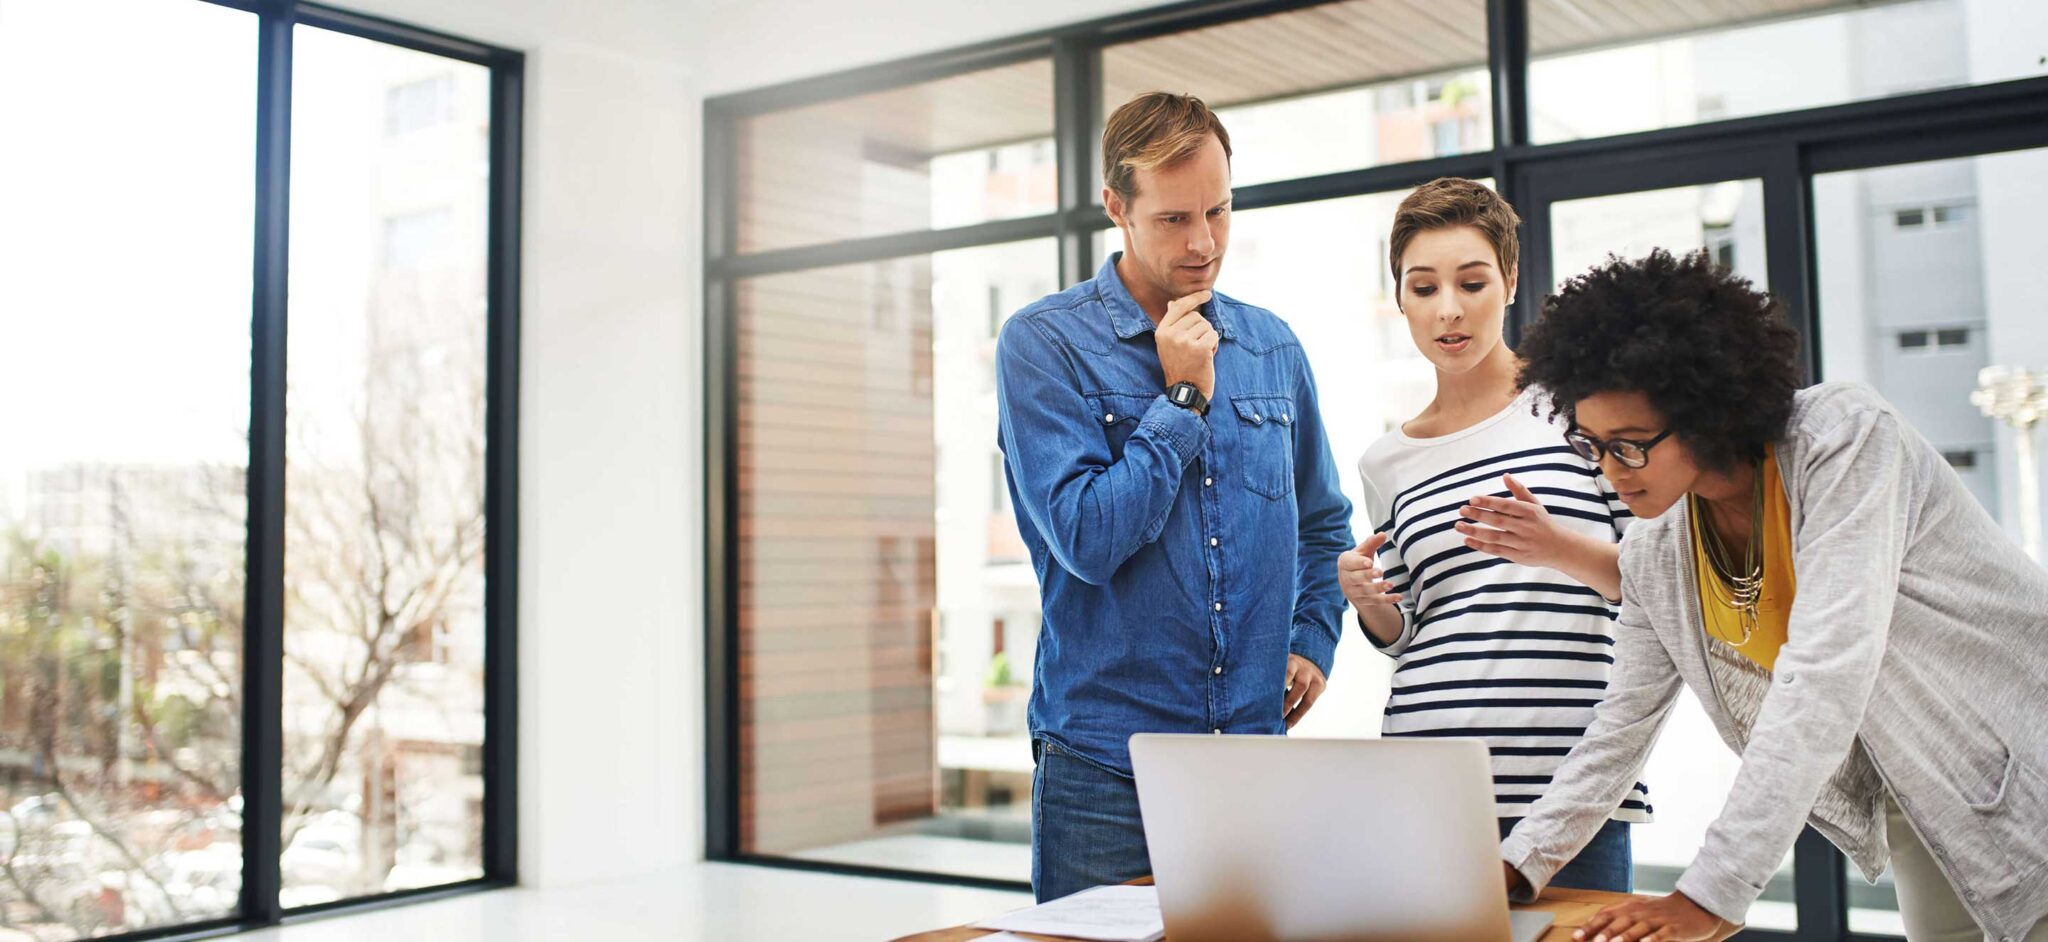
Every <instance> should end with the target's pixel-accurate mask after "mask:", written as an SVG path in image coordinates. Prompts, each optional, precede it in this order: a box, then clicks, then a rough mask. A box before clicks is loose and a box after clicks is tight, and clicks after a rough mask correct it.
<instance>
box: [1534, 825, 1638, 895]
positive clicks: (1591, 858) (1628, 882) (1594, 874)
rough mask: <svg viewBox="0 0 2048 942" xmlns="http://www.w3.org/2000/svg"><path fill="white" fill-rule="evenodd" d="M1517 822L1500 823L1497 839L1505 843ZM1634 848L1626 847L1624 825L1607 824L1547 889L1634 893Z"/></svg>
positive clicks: (1625, 828) (1626, 830)
mask: <svg viewBox="0 0 2048 942" xmlns="http://www.w3.org/2000/svg"><path fill="white" fill-rule="evenodd" d="M1520 823H1522V819H1521V818H1502V819H1500V836H1501V838H1502V839H1503V840H1505V839H1506V838H1507V836H1508V832H1509V831H1512V830H1514V829H1515V825H1517V824H1520ZM1635 863H1636V855H1635V848H1634V846H1633V845H1631V844H1630V843H1629V836H1628V822H1627V821H1615V820H1611V819H1610V820H1609V821H1608V822H1607V823H1606V824H1603V825H1601V826H1600V830H1599V831H1598V832H1597V833H1595V834H1594V835H1593V839H1592V840H1591V841H1589V842H1587V844H1586V846H1585V847H1583V848H1581V849H1580V850H1579V855H1578V856H1577V857H1573V858H1572V862H1571V863H1568V864H1565V865H1564V869H1562V870H1559V871H1558V872H1557V875H1556V876H1554V877H1551V878H1550V885H1551V886H1556V887H1568V888H1570V889H1574V890H1607V891H1608V892H1611V893H1633V892H1635V891H1636V873H1635Z"/></svg>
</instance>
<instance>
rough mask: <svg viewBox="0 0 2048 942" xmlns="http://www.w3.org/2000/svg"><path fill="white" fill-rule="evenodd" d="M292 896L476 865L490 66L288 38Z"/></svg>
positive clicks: (304, 898)
mask: <svg viewBox="0 0 2048 942" xmlns="http://www.w3.org/2000/svg"><path fill="white" fill-rule="evenodd" d="M293 42H294V46H295V48H294V52H293V73H292V75H293V88H292V194H291V198H292V232H291V250H292V259H291V331H290V350H289V352H288V356H289V364H290V366H289V373H290V377H291V390H290V395H289V399H288V402H287V420H286V421H287V433H288V440H287V445H286V455H285V459H286V482H287V483H286V487H287V491H286V507H285V517H286V521H285V522H286V527H287V531H286V537H285V591H286V604H285V661H286V664H285V683H284V695H285V711H284V723H285V727H284V731H285V756H284V792H285V819H284V833H283V840H284V859H283V868H284V886H283V893H282V899H283V902H284V905H286V906H300V905H307V904H311V903H318V902H324V901H327V900H332V899H336V898H342V897H350V896H358V895H364V894H372V893H381V892H384V891H387V890H399V889H407V888H411V887H418V886H428V885H434V884H440V883H449V882H453V881H457V880H464V879H470V878H475V877H479V876H481V875H482V872H483V871H482V837H483V812H482V807H483V804H482V803H483V777H482V774H481V767H482V749H483V679H484V678H483V646H484V570H483V565H484V562H483V548H484V544H483V539H484V516H483V514H484V510H483V487H484V449H485V441H484V380H485V362H486V361H485V351H484V338H485V316H486V315H485V308H484V301H485V268H486V261H487V258H488V253H487V251H486V244H485V230H486V222H487V211H486V206H485V197H486V192H487V186H486V183H487V179H488V175H489V169H490V160H489V154H490V150H489V130H490V126H489V113H490V112H489V104H490V81H489V78H490V76H489V73H488V71H487V70H486V69H484V68H483V67H481V66H475V65H470V64H467V63H461V62H455V61H451V60H448V59H443V58H440V57H437V56H431V55H426V54H424V53H417V52H412V51H409V50H403V49H399V48H397V47H394V46H387V45H383V44H380V43H375V42H371V41H368V40H363V39H357V38H354V37H350V36H344V35H341V34H338V33H332V32H328V31H325V30H319V29H313V28H309V27H299V28H298V29H297V31H296V32H295V34H294V40H293Z"/></svg>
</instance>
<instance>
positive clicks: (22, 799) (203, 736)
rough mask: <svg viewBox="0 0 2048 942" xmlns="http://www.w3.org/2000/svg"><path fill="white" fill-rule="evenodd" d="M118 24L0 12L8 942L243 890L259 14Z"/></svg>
mask: <svg viewBox="0 0 2048 942" xmlns="http://www.w3.org/2000/svg"><path fill="white" fill-rule="evenodd" d="M111 6H113V7H114V8H115V9H112V10H106V9H102V10H95V11H90V12H89V11H87V10H84V9H80V8H75V7H73V6H72V5H70V4H55V3H41V2H35V0H5V2H0V126H4V127H7V128H9V129H10V130H9V131H8V139H9V144H8V145H7V146H5V147H0V338H4V339H0V348H5V349H7V350H9V351H10V352H11V354H12V355H11V356H9V357H8V361H9V363H8V365H7V367H6V368H4V369H0V442H4V444H0V913H4V915H5V919H4V922H0V926H5V927H6V928H0V936H4V935H11V934H12V933H14V932H19V933H21V934H22V935H21V936H20V937H21V938H26V939H39V940H48V939H69V938H76V937H79V936H86V935H101V934H107V933H119V932H123V931H128V930H138V929H150V928H157V927H162V926H170V925H176V924H179V923H185V922H198V921H205V920H212V919H218V918H221V917H225V916H231V915H233V914H234V913H235V911H236V909H237V907H238V905H239V903H238V894H239V890H240V884H241V872H242V835H241V819H240V816H239V814H238V810H239V801H238V798H237V795H238V793H239V791H240V786H241V781H242V763H243V761H244V759H245V757H244V756H243V755H242V753H241V740H242V715H243V714H242V707H241V705H242V699H243V697H242V695H243V686H242V670H243V662H242V630H243V627H242V626H243V617H242V612H243V592H244V575H243V573H244V568H243V542H244V538H245V536H246V534H247V524H246V518H247V509H248V501H247V499H246V497H245V490H244V486H245V485H244V481H245V473H246V470H247V468H248V463H249V448H248V441H247V438H246V435H247V432H248V428H249V376H250V373H249V335H250V326H249V325H250V319H249V318H250V310H249V259H250V243H251V231H250V227H249V219H250V216H251V212H252V210H251V200H252V197H253V191H252V189H251V187H250V180H251V167H250V160H249V158H250V155H251V154H252V153H254V152H255V139H256V128H255V125H254V123H253V122H251V121H250V117H251V115H252V113H253V110H254V107H255V100H256V96H255V94H254V92H255V89H254V85H253V84H252V82H251V77H252V76H253V75H254V74H255V70H256V37H257V21H256V17H254V16H251V15H249V14H246V13H242V12H239V11H235V10H229V9H225V8H222V7H216V6H212V5H209V4H204V3H164V2H155V0H131V2H122V3H115V4H112V5H111ZM108 16H111V17H115V18H118V19H121V20H123V21H125V23H126V26H125V27H124V28H123V29H121V30H116V31H109V30H106V29H103V28H101V27H100V26H99V25H98V22H99V20H100V19H101V18H102V17H108ZM110 43H111V44H112V45H111V46H110V45H108V44H110ZM110 63H119V66H118V68H110V67H109V65H110ZM138 150H147V151H148V152H149V153H150V154H151V159H149V160H140V161H139V160H136V159H134V155H135V153H136V152H137V151H138ZM116 221H118V222H116ZM115 260H118V261H115ZM110 263H112V264H117V265H118V266H119V267H120V268H121V269H122V270H121V272H120V274H119V275H118V276H113V275H112V273H111V272H109V271H108V267H109V265H110Z"/></svg>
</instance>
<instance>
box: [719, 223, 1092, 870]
mask: <svg viewBox="0 0 2048 942" xmlns="http://www.w3.org/2000/svg"><path fill="white" fill-rule="evenodd" d="M1057 281H1058V272H1057V253H1056V251H1055V249H1054V246H1053V244H1052V242H1051V241H1050V240H1037V241H1031V242H1020V243H1013V244H1009V245H994V246H985V247H980V248H972V249H961V250H957V251H951V252H941V253H939V254H936V255H931V256H918V257H914V258H902V259H893V260H890V261H884V262H875V263H870V264H864V265H849V266H842V267H838V268H829V269H821V270H815V271H806V272H799V273H793V274H786V275H774V276H768V277H762V278H755V279H750V280H747V281H743V282H741V283H740V285H739V304H738V307H739V323H738V332H739V349H740V354H739V362H738V366H737V371H738V376H739V442H738V445H739V457H738V467H739V475H740V484H739V491H740V496H739V500H740V531H741V546H740V552H739V567H740V601H739V609H740V632H741V641H740V652H741V653H740V678H741V679H740V688H741V689H740V700H741V713H742V716H743V717H744V720H743V722H742V727H741V733H740V742H741V750H740V751H741V756H740V765H741V772H740V794H741V799H740V815H741V821H740V841H741V848H742V850H743V851H744V852H746V853H755V854H772V855H782V856H794V857H801V858H804V859H810V860H829V861H835V862H839V863H852V864H864V865H868V866H878V867H892V868H903V869H913V870H926V871H934V872H941V873H952V874H959V875H964V876H975V877H987V878H993V879H1004V880H1019V881H1022V880H1028V879H1029V878H1030V875H1031V819H1030V801H1031V769H1032V763H1031V746H1030V741H1029V739H1028V737H1027V736H1026V733H1025V728H1024V705H1025V700H1026V695H1027V693H1028V690H1029V684H1030V678H1031V676H1032V654H1033V652H1034V651H1035V650H1036V646H1037V633H1038V613H1039V602H1038V584H1037V580H1036V579H1035V578H1034V577H1033V575H1032V570H1031V565H1030V562H1029V561H1028V560H1027V559H1026V557H1025V554H1024V545H1023V542H1022V540H1021V538H1020V537H1019V536H1018V535H1017V526H1016V522H1015V518H1014V517H1012V516H1011V511H1010V506H1009V499H1008V493H1007V490H1006V488H1005V484H1004V479H1003V476H1002V465H1001V462H1000V461H999V460H998V452H997V450H996V441H995V430H996V413H995V338H996V333H997V331H998V330H999V329H1000V327H1001V324H1002V322H1003V320H1004V319H1006V318H1008V317H1009V315H1010V314H1011V313H1012V312H1014V311H1016V310H1018V309H1019V308H1022V307H1023V306H1024V305H1026V304H1029V303H1030V302H1032V301H1035V300H1037V299H1038V298H1040V297H1042V296H1044V295H1046V294H1049V293H1051V292H1052V291H1053V290H1054V289H1055V288H1056V286H1057ZM821 562H824V563H825V567H824V570H823V573H822V574H821V570H820V566H819V564H820V563H821ZM935 729H936V736H934V730H935Z"/></svg>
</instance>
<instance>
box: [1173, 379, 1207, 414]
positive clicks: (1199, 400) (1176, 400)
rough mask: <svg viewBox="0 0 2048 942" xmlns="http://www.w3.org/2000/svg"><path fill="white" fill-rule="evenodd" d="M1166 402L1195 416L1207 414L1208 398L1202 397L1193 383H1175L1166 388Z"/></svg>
mask: <svg viewBox="0 0 2048 942" xmlns="http://www.w3.org/2000/svg"><path fill="white" fill-rule="evenodd" d="M1166 401H1167V402H1171V403H1173V404H1174V405H1177V406H1179V407H1181V408H1183V409H1186V410H1188V411H1190V412H1193V413H1194V414H1196V415H1202V416H1206V415H1208V414H1209V397H1207V396H1204V395H1202V391H1201V390H1199V389H1196V388H1195V384H1193V383H1175V384H1173V385H1171V386H1168V387H1166Z"/></svg>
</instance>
